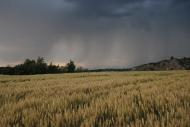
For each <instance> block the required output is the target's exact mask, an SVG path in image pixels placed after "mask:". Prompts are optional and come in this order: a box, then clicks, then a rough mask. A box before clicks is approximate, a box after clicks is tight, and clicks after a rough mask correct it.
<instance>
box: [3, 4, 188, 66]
mask: <svg viewBox="0 0 190 127" xmlns="http://www.w3.org/2000/svg"><path fill="white" fill-rule="evenodd" d="M189 8H190V5H189V1H187V0H182V1H181V0H168V1H165V0H33V1H30V0H17V1H15V0H1V1H0V64H8V63H15V62H17V61H22V60H24V58H27V57H29V58H36V57H37V56H45V57H46V58H47V59H48V61H51V60H52V61H53V62H55V63H64V62H66V61H67V60H69V59H74V60H75V61H76V62H77V63H79V64H81V65H84V66H87V67H91V68H95V67H97V68H101V67H129V66H134V65H138V64H141V63H146V62H150V61H156V60H159V59H162V58H166V57H169V56H170V55H174V56H188V55H189V53H190V49H189V48H188V47H189V46H190V43H189V40H190V37H189V36H188V35H189V33H190V24H189V21H190V20H189V19H190V15H189V11H190V9H189Z"/></svg>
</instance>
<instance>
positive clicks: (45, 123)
mask: <svg viewBox="0 0 190 127" xmlns="http://www.w3.org/2000/svg"><path fill="white" fill-rule="evenodd" d="M80 126H81V127H112V126H113V127H126V126H129V127H141V126H144V127H160V126H161V127H165V126H166V127H190V72H189V71H165V72H103V73H75V74H58V75H35V76H0V127H80Z"/></svg>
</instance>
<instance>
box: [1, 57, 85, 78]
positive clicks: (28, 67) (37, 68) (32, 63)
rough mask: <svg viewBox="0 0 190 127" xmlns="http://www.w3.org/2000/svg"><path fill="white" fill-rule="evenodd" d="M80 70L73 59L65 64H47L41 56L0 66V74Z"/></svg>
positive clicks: (52, 72)
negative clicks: (14, 64)
mask: <svg viewBox="0 0 190 127" xmlns="http://www.w3.org/2000/svg"><path fill="white" fill-rule="evenodd" d="M76 71H77V72H79V71H82V67H80V68H76V65H75V63H74V61H72V60H70V61H69V62H68V63H67V64H66V66H59V65H54V64H52V62H51V63H50V64H49V65H48V64H47V63H46V62H45V59H44V58H43V57H38V58H37V60H33V59H26V60H25V61H24V63H22V64H18V65H16V66H14V67H10V66H7V67H0V74H6V75H34V74H54V73H73V72H76Z"/></svg>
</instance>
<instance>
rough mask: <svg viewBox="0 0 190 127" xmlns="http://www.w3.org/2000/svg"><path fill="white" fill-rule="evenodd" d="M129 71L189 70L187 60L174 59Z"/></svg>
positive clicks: (144, 65) (188, 60) (189, 60)
mask: <svg viewBox="0 0 190 127" xmlns="http://www.w3.org/2000/svg"><path fill="white" fill-rule="evenodd" d="M130 70H131V71H164V70H190V57H189V58H186V57H184V58H174V57H171V58H170V59H166V60H162V61H159V62H155V63H148V64H143V65H140V66H136V67H133V68H130Z"/></svg>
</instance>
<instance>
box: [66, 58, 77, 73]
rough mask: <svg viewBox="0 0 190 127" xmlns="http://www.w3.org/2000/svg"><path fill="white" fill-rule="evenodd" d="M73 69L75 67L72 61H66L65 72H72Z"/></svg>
mask: <svg viewBox="0 0 190 127" xmlns="http://www.w3.org/2000/svg"><path fill="white" fill-rule="evenodd" d="M75 69H76V66H75V63H74V61H72V60H70V62H69V63H67V65H66V70H67V72H69V73H73V72H75Z"/></svg>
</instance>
